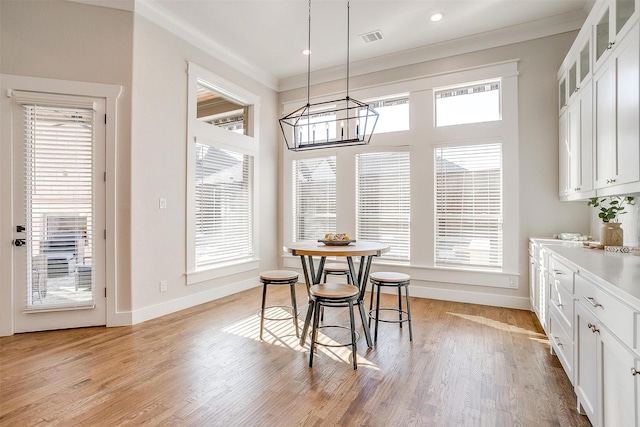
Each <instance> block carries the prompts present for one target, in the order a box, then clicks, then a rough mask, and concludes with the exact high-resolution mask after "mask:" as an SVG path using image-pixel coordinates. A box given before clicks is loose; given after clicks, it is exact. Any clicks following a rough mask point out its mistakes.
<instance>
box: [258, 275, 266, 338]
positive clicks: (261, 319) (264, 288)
mask: <svg viewBox="0 0 640 427" xmlns="http://www.w3.org/2000/svg"><path fill="white" fill-rule="evenodd" d="M266 302H267V284H266V283H264V284H263V285H262V308H261V309H260V340H261V341H262V331H263V329H264V306H265V303H266Z"/></svg>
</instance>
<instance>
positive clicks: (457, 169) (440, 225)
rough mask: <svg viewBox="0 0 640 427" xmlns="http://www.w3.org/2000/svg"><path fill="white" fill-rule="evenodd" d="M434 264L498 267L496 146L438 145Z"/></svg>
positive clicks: (498, 153)
mask: <svg viewBox="0 0 640 427" xmlns="http://www.w3.org/2000/svg"><path fill="white" fill-rule="evenodd" d="M434 157H435V187H436V188H435V199H436V200H435V205H436V206H435V207H436V213H435V227H436V232H435V240H436V252H435V264H436V266H455V267H466V268H482V269H495V270H500V269H502V217H503V215H502V203H503V201H502V145H501V144H474V145H462V146H447V147H438V148H435V150H434Z"/></svg>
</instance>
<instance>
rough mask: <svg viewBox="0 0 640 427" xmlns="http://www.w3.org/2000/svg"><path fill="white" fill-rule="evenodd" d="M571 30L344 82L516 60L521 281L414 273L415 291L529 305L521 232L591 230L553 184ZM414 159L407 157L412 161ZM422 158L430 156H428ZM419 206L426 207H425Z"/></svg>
mask: <svg viewBox="0 0 640 427" xmlns="http://www.w3.org/2000/svg"><path fill="white" fill-rule="evenodd" d="M576 34H577V33H576V32H571V33H566V34H560V35H556V36H552V37H546V38H541V39H536V40H533V41H528V42H523V43H517V44H513V45H508V46H504V47H499V48H494V49H487V50H482V51H479V52H474V53H470V54H465V55H457V56H453V57H449V58H444V59H440V60H434V61H429V62H424V63H420V64H416V65H411V66H407V67H402V68H397V69H394V70H388V71H382V72H376V73H371V74H366V75H362V76H358V77H352V78H351V81H350V86H351V88H352V89H353V90H357V89H358V88H364V87H374V86H377V85H384V84H388V83H391V82H401V81H403V80H407V79H414V78H417V77H421V76H430V75H436V74H439V73H447V72H451V71H455V70H461V69H468V68H473V67H478V66H483V65H487V64H491V63H499V62H502V61H507V60H513V59H517V60H518V70H519V76H518V86H519V89H518V98H519V99H518V109H519V123H518V125H519V143H520V145H519V159H518V165H517V166H518V170H519V181H520V194H519V197H520V200H519V213H518V214H519V223H520V230H519V236H518V239H517V241H518V242H519V245H518V247H515V248H509V247H508V248H506V249H505V250H506V251H517V252H518V259H519V262H518V265H519V274H520V277H519V288H518V289H516V290H512V289H505V288H496V287H491V286H478V285H460V284H451V283H440V282H433V281H426V280H423V281H420V280H412V285H414V286H413V290H412V294H413V295H416V296H424V297H431V298H446V299H452V300H458V301H467V302H477V303H483V304H495V305H503V306H509V307H520V308H529V301H528V295H529V290H528V265H529V263H528V251H527V239H528V238H529V237H530V236H551V235H553V234H556V233H559V232H563V231H577V232H582V233H588V232H589V229H590V224H589V211H588V209H587V207H586V203H563V202H560V200H559V197H558V184H557V183H558V110H557V105H558V102H557V93H556V87H557V82H556V74H557V70H558V68H559V66H560V64H561V62H562V60H563V58H564V56H565V55H566V53H567V51H568V49H569V47H570V46H571V44H572V42H573V40H574V38H575V36H576ZM312 81H313V77H312ZM399 86H401V85H399ZM343 90H344V82H343V81H334V82H330V83H326V84H322V85H317V86H314V87H313V88H312V90H311V93H312V96H318V95H321V94H324V93H332V92H338V93H340V92H341V91H343ZM399 91H401V88H400V89H399ZM305 98H306V88H300V89H296V90H291V91H286V92H282V93H281V94H280V98H279V101H280V103H281V105H283V104H285V103H287V102H290V101H292V100H296V99H305ZM425 120H427V119H426V118H425ZM414 160H415V159H412V162H413V161H414ZM425 161H427V162H429V161H430V159H425ZM418 208H420V209H430V208H431V207H430V206H421V207H418ZM414 255H415V254H414ZM418 255H419V254H418ZM412 258H413V255H412ZM408 271H411V269H408ZM412 276H413V274H412Z"/></svg>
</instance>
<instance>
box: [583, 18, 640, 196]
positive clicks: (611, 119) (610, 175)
mask: <svg viewBox="0 0 640 427" xmlns="http://www.w3.org/2000/svg"><path fill="white" fill-rule="evenodd" d="M638 39H639V34H638V24H637V23H636V24H635V25H634V26H633V28H632V29H631V31H630V32H629V33H628V36H627V37H625V38H624V40H622V41H621V42H620V43H619V44H618V45H617V46H616V47H615V48H614V49H612V50H611V53H610V56H609V58H608V60H607V61H606V62H605V63H604V64H602V67H601V68H600V69H599V70H598V72H597V74H596V75H595V76H594V91H595V127H596V132H595V141H594V144H595V156H596V159H595V177H594V179H595V188H596V189H607V188H609V189H610V191H612V192H613V193H615V190H616V188H619V189H620V190H621V192H630V191H632V190H633V188H629V187H628V186H627V187H622V188H621V187H618V186H621V185H625V184H630V183H638V181H640V139H639V138H640V129H639V126H638V122H639V121H640V109H639V105H638V103H639V100H640V84H639V82H640V51H639V49H640V45H639V43H638ZM612 187H616V188H612ZM613 193H611V194H613ZM598 194H603V195H604V193H598ZM607 194H609V193H607Z"/></svg>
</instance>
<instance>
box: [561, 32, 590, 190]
mask: <svg viewBox="0 0 640 427" xmlns="http://www.w3.org/2000/svg"><path fill="white" fill-rule="evenodd" d="M591 76H592V73H591V38H590V32H589V31H588V28H587V29H586V30H585V29H583V31H581V32H580V34H579V35H578V38H577V39H576V42H575V43H574V45H573V47H572V48H571V51H570V52H569V54H568V55H567V57H566V59H565V61H564V63H563V68H562V69H561V71H560V72H559V74H558V78H559V85H558V88H559V90H560V98H559V99H560V113H561V117H560V147H559V148H560V152H559V154H560V169H559V172H560V175H559V177H560V182H559V184H560V185H559V190H560V198H561V199H562V200H580V199H585V198H588V197H593V196H595V191H594V190H593V90H592V77H591ZM563 94H564V95H565V97H564V98H563ZM563 100H564V101H565V103H564V105H563ZM563 115H564V117H563Z"/></svg>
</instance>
